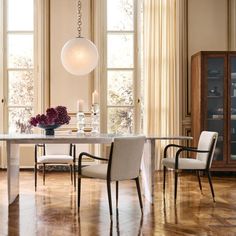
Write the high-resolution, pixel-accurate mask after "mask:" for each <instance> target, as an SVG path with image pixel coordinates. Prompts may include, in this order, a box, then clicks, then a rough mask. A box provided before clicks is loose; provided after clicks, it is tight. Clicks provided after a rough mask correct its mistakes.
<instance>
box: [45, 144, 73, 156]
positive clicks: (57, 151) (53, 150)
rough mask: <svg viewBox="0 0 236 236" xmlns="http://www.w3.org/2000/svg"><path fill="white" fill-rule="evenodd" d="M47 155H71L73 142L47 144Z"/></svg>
mask: <svg viewBox="0 0 236 236" xmlns="http://www.w3.org/2000/svg"><path fill="white" fill-rule="evenodd" d="M45 155H71V144H69V143H67V144H61V143H60V144H45Z"/></svg>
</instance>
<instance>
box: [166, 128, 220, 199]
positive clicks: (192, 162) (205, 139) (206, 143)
mask: <svg viewBox="0 0 236 236" xmlns="http://www.w3.org/2000/svg"><path fill="white" fill-rule="evenodd" d="M217 138H218V133H217V132H210V131H202V133H201V135H200V138H199V141H198V147H197V148H191V147H185V146H179V145H176V144H169V145H167V146H166V147H165V149H164V158H163V160H162V164H163V165H164V177H163V191H164V192H165V177H166V169H167V168H170V169H174V170H175V196H174V197H175V200H176V197H177V183H178V170H195V171H196V172H197V176H198V182H199V187H200V190H201V191H202V185H201V180H200V175H199V171H204V172H206V174H207V176H208V180H209V184H210V187H211V193H212V197H213V201H215V194H214V189H213V185H212V180H211V174H210V168H211V163H212V159H213V156H214V151H215V147H216V142H217ZM171 147H175V148H177V152H176V155H175V157H174V158H170V157H167V150H168V149H169V148H171ZM182 152H194V153H196V159H193V158H181V157H180V154H182Z"/></svg>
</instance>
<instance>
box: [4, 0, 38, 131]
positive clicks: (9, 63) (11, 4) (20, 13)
mask: <svg viewBox="0 0 236 236" xmlns="http://www.w3.org/2000/svg"><path fill="white" fill-rule="evenodd" d="M4 12H5V16H4V20H5V22H6V24H4V25H5V36H4V39H5V40H4V44H5V47H4V48H5V51H4V62H5V63H4V64H5V68H4V69H5V70H4V91H5V98H6V101H5V105H6V106H5V108H6V110H5V111H6V119H5V120H6V121H7V123H8V128H7V129H8V132H10V133H14V132H18V131H20V129H22V127H23V126H24V125H25V124H27V122H28V120H29V117H30V116H32V114H33V109H34V84H35V83H34V77H35V76H34V74H35V72H34V65H35V63H34V48H35V47H34V0H20V1H19V0H4Z"/></svg>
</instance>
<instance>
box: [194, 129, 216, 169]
mask: <svg viewBox="0 0 236 236" xmlns="http://www.w3.org/2000/svg"><path fill="white" fill-rule="evenodd" d="M217 138H218V133H217V132H212V131H202V132H201V135H200V137H199V141H198V147H197V149H199V150H206V151H207V150H208V151H210V153H197V157H196V158H197V159H198V160H200V161H204V162H205V163H206V167H208V168H210V167H211V163H212V159H213V156H214V152H215V147H216V143H217ZM207 165H208V166H207Z"/></svg>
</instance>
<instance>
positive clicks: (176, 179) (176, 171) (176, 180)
mask: <svg viewBox="0 0 236 236" xmlns="http://www.w3.org/2000/svg"><path fill="white" fill-rule="evenodd" d="M177 188H178V170H175V202H176V198H177Z"/></svg>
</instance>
